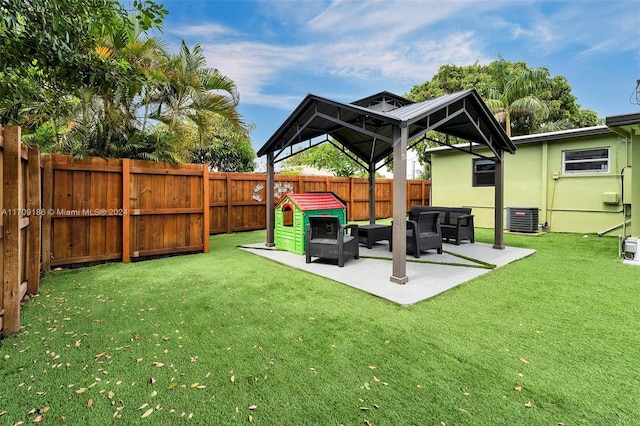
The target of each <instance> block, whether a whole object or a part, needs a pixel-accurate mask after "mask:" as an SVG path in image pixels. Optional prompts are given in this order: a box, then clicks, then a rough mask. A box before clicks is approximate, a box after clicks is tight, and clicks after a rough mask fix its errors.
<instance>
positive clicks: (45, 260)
mask: <svg viewBox="0 0 640 426" xmlns="http://www.w3.org/2000/svg"><path fill="white" fill-rule="evenodd" d="M42 165H43V170H42V209H43V210H44V216H43V218H42V230H41V236H42V248H41V251H42V270H43V271H45V272H46V271H50V270H51V221H52V220H53V217H52V216H53V157H52V156H51V154H44V155H43V158H42Z"/></svg>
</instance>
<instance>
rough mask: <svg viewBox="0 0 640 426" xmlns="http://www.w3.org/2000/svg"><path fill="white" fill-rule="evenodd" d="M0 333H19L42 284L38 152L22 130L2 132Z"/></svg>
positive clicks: (6, 129)
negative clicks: (23, 313) (29, 298)
mask: <svg viewBox="0 0 640 426" xmlns="http://www.w3.org/2000/svg"><path fill="white" fill-rule="evenodd" d="M0 164H1V165H2V172H0V179H1V181H2V190H1V191H0V205H2V216H1V218H0V271H2V277H3V281H2V286H1V287H0V333H2V335H5V334H10V333H15V332H17V331H19V330H20V303H21V301H22V299H23V298H24V296H25V295H26V294H35V293H37V292H38V287H39V283H40V237H41V236H40V224H41V219H42V217H43V211H42V208H41V203H40V202H41V186H40V185H41V181H40V177H41V174H40V152H39V150H38V149H37V148H29V147H27V146H26V145H24V144H23V143H22V142H21V135H20V128H19V127H16V126H6V127H0Z"/></svg>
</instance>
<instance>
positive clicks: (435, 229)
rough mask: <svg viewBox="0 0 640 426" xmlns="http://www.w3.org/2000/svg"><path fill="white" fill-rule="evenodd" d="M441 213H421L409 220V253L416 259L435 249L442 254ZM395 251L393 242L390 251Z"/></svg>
mask: <svg viewBox="0 0 640 426" xmlns="http://www.w3.org/2000/svg"><path fill="white" fill-rule="evenodd" d="M439 214H440V212H439V211H429V212H420V213H419V214H418V215H417V216H414V217H415V220H414V219H409V220H407V253H413V256H414V257H416V258H419V257H420V253H421V252H423V251H427V250H430V249H435V250H436V252H437V253H438V254H442V232H441V230H440V221H439V220H438V215H439ZM391 250H393V247H392V245H391V241H390V242H389V251H391Z"/></svg>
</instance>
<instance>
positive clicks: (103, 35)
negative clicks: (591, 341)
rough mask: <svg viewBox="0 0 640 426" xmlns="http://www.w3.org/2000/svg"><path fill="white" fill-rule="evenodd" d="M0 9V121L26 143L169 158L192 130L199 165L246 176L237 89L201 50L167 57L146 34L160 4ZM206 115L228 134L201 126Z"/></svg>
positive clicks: (42, 4) (7, 3)
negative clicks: (199, 149) (19, 130)
mask: <svg viewBox="0 0 640 426" xmlns="http://www.w3.org/2000/svg"><path fill="white" fill-rule="evenodd" d="M0 12H2V15H1V16H0V36H2V37H3V39H2V43H3V49H4V48H5V47H6V51H7V54H6V55H5V54H4V50H3V55H0V64H1V65H2V68H1V69H0V114H1V119H2V121H3V122H6V121H11V122H14V123H17V124H19V125H21V126H23V134H24V135H25V140H27V141H30V142H32V143H38V144H40V145H41V146H42V148H43V150H52V151H57V152H62V153H67V154H72V155H76V156H86V155H95V156H101V157H130V158H143V159H150V160H160V161H176V160H179V159H180V158H181V155H180V150H179V149H176V147H177V146H179V145H180V143H179V140H178V138H179V136H180V135H181V131H180V130H181V129H183V128H184V127H185V126H186V125H187V124H188V123H192V124H194V125H195V126H196V129H197V132H196V135H197V140H198V142H199V143H200V144H202V143H209V146H208V147H207V149H206V154H207V155H208V161H207V162H209V163H211V162H212V161H214V159H217V158H223V157H224V158H226V160H224V161H223V163H220V164H217V165H216V166H215V167H225V168H234V169H242V170H249V169H251V170H253V167H254V164H253V159H254V158H255V153H254V152H253V149H252V147H251V143H250V140H249V132H250V130H251V128H250V126H245V127H243V126H242V125H243V122H242V118H241V117H240V115H239V114H238V111H237V105H238V93H237V90H236V86H235V83H234V82H233V81H232V80H230V79H229V78H227V77H225V76H224V75H222V74H220V73H219V72H218V71H217V70H216V69H214V68H209V67H207V66H206V61H205V57H204V55H203V52H202V49H201V47H200V46H199V45H196V46H195V47H194V48H193V49H190V48H188V47H187V46H186V44H185V43H184V41H183V42H182V45H181V48H180V51H179V52H178V53H177V54H173V53H171V52H169V51H168V50H167V49H166V48H165V43H164V41H163V40H162V39H160V38H159V37H149V36H148V34H147V31H148V30H150V29H153V28H158V29H159V28H160V26H161V24H162V18H163V17H164V15H165V14H166V13H167V12H166V10H165V9H164V8H163V7H162V6H161V5H156V4H155V3H153V2H152V1H150V0H144V1H141V0H135V1H134V10H133V12H132V13H128V11H126V10H125V9H124V8H123V6H122V5H121V4H120V3H119V2H118V0H28V1H25V0H0ZM47 20H48V22H50V23H51V25H43V22H45V21H47ZM25 57H26V58H28V59H29V61H30V62H27V63H26V64H25V63H23V62H24V58H25ZM212 116H217V117H222V118H224V120H225V122H226V123H227V124H229V126H228V127H229V129H233V130H227V129H226V127H225V131H224V132H220V131H219V130H220V126H217V127H215V126H214V127H215V129H207V128H206V127H207V126H208V125H210V124H211V123H214V124H215V123H217V122H216V121H215V120H213V121H212V120H211V119H210V117H212ZM162 123H164V124H162ZM32 132H33V134H32V135H31V136H30V135H29V133H32ZM206 138H208V140H205V139H206ZM213 141H215V142H216V143H215V144H214V143H213ZM214 145H215V146H214ZM214 148H215V149H218V150H219V151H218V153H217V154H216V155H215V156H213V157H212V156H211V155H212V154H213V150H214ZM223 148H224V149H223ZM216 161H217V160H216Z"/></svg>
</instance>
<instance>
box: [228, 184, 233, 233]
mask: <svg viewBox="0 0 640 426" xmlns="http://www.w3.org/2000/svg"><path fill="white" fill-rule="evenodd" d="M232 198H233V197H232V194H231V173H229V172H227V234H231V233H232V232H233V217H232V214H231V213H232V212H233V204H231V202H232Z"/></svg>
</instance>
